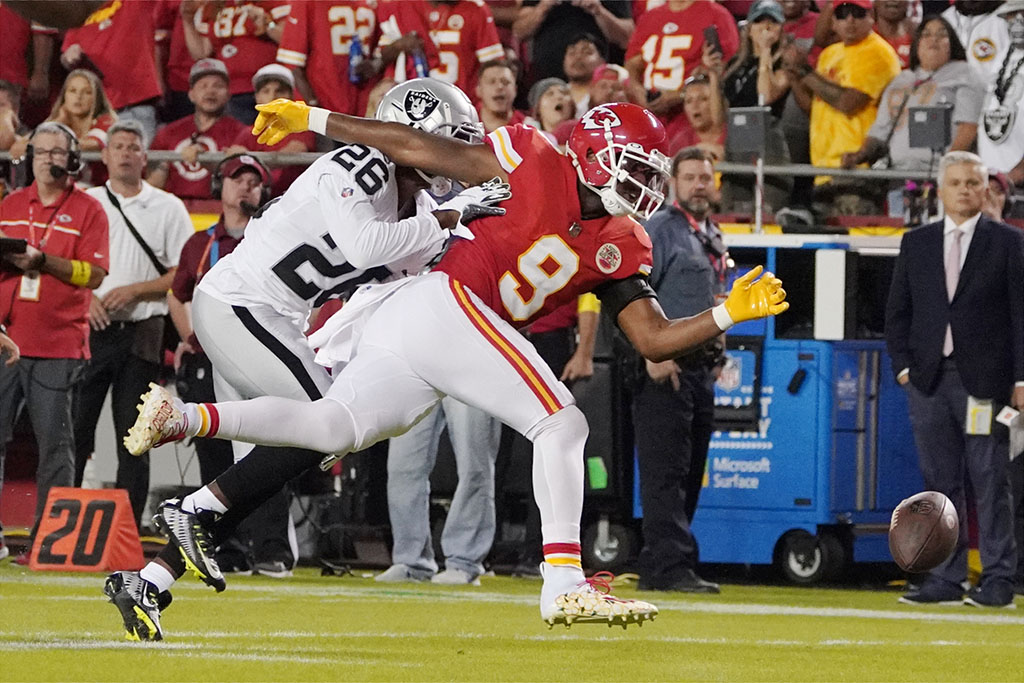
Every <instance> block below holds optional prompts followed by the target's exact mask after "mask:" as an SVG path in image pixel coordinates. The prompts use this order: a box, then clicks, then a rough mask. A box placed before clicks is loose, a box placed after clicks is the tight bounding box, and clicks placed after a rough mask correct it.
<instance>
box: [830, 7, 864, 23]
mask: <svg viewBox="0 0 1024 683" xmlns="http://www.w3.org/2000/svg"><path fill="white" fill-rule="evenodd" d="M867 15H868V11H867V10H866V9H864V8H863V7H859V6H857V5H850V4H842V5H840V6H839V7H836V11H835V14H834V16H835V18H836V19H839V20H840V21H841V20H843V19H849V18H850V17H853V18H854V19H863V18H864V17H866V16H867Z"/></svg>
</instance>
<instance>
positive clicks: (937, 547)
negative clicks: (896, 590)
mask: <svg viewBox="0 0 1024 683" xmlns="http://www.w3.org/2000/svg"><path fill="white" fill-rule="evenodd" d="M959 535H960V520H959V518H958V517H957V513H956V508H954V507H953V503H952V502H950V500H949V498H947V497H946V496H944V495H943V494H941V493H939V492H938V491H923V492H921V493H918V494H917V495H914V496H911V497H910V498H907V499H906V500H904V501H903V502H902V503H900V504H899V505H897V506H896V509H895V510H893V512H892V521H891V522H889V552H891V553H892V558H893V559H894V560H896V564H898V565H899V566H900V568H901V569H903V570H905V571H908V572H915V573H916V572H926V571H930V570H932V569H934V568H935V567H937V566H938V565H940V564H942V562H943V561H944V560H945V559H946V558H947V557H949V555H950V553H952V552H953V548H955V547H956V540H957V537H958V536H959Z"/></svg>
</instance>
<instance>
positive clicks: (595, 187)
mask: <svg viewBox="0 0 1024 683" xmlns="http://www.w3.org/2000/svg"><path fill="white" fill-rule="evenodd" d="M664 141H665V129H664V128H663V127H662V125H661V123H660V122H658V120H657V119H655V118H654V116H653V115H651V114H650V113H649V112H647V111H646V110H644V109H643V108H641V107H638V106H636V105H633V104H627V103H613V104H608V105H601V106H598V107H594V108H593V109H591V110H590V111H589V112H587V113H586V114H584V116H583V118H582V119H580V122H579V123H578V124H576V127H575V128H574V129H573V132H572V134H571V135H570V137H569V143H568V146H567V149H568V154H569V157H570V158H571V159H572V163H573V166H575V167H576V171H577V174H578V175H579V179H580V182H581V183H583V184H584V185H586V186H587V187H588V188H590V189H591V190H592V191H593V192H595V193H596V194H597V195H598V196H600V197H601V202H602V204H604V208H605V210H606V211H608V213H610V214H612V215H613V216H624V215H631V216H633V217H634V218H637V219H639V220H646V219H648V218H650V217H651V215H652V214H654V212H655V211H657V210H658V208H659V207H660V206H661V203H662V202H663V201H665V189H666V187H667V186H668V178H669V160H668V157H666V156H665V155H664V153H662V151H661V149H660V147H661V145H662V144H664Z"/></svg>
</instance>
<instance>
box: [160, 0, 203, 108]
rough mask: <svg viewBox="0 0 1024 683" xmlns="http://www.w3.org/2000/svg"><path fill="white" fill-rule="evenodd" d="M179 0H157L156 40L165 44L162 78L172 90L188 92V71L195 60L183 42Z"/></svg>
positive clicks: (183, 35)
mask: <svg viewBox="0 0 1024 683" xmlns="http://www.w3.org/2000/svg"><path fill="white" fill-rule="evenodd" d="M180 8H181V0H157V5H156V8H155V9H154V16H153V21H154V26H155V28H156V41H157V43H163V44H164V45H165V49H164V55H166V59H167V61H166V63H164V65H163V67H164V80H165V81H167V87H168V88H169V89H170V90H172V91H174V92H188V73H189V70H190V69H191V68H192V64H193V62H194V61H195V60H193V59H192V55H190V54H189V52H188V46H187V45H186V44H185V29H184V28H182V25H181V22H182V19H181V11H180Z"/></svg>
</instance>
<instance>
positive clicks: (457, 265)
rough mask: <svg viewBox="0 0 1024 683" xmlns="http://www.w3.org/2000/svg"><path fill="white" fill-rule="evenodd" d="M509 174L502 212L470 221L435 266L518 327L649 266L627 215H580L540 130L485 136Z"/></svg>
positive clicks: (562, 166) (558, 157)
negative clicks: (466, 234) (467, 234)
mask: <svg viewBox="0 0 1024 683" xmlns="http://www.w3.org/2000/svg"><path fill="white" fill-rule="evenodd" d="M485 139H486V141H487V144H488V145H490V146H491V148H492V149H493V150H494V154H495V156H496V157H497V158H498V163H500V164H501V167H502V168H504V169H505V171H506V173H508V178H509V180H508V182H509V185H510V186H511V188H512V198H511V199H509V200H508V201H506V202H503V203H502V206H503V208H505V209H507V211H508V213H507V215H506V216H505V217H492V218H481V219H479V220H477V221H476V222H474V223H473V234H474V236H475V239H473V240H457V241H456V242H455V243H454V244H452V246H451V248H450V249H449V250H448V252H447V253H446V254H445V255H444V257H443V258H442V259H441V262H440V263H439V264H438V265H437V267H436V268H435V270H440V271H442V272H445V273H448V275H449V276H450V277H451V278H452V279H454V280H458V281H459V282H461V283H462V284H463V285H465V286H466V287H468V288H469V289H471V290H472V291H473V293H474V294H476V295H477V296H478V297H480V299H482V300H483V302H484V303H485V304H487V305H488V306H489V307H490V308H491V310H493V311H494V312H495V313H497V314H498V315H500V316H501V317H502V318H504V319H505V320H506V321H508V322H509V323H511V324H512V325H515V326H516V327H523V326H525V325H527V324H529V323H531V322H533V321H534V320H536V319H538V318H540V317H542V316H544V315H545V314H547V313H550V312H551V311H553V310H555V309H556V308H558V307H559V306H563V305H565V304H568V303H574V302H575V301H576V298H577V297H578V296H579V295H580V294H584V293H586V292H589V291H591V290H592V289H594V288H595V287H597V286H598V285H600V284H601V283H603V282H607V281H609V280H621V279H625V278H628V277H631V276H633V275H638V274H639V275H644V276H646V275H649V274H650V272H651V265H652V257H651V240H650V238H648V236H647V233H646V232H645V231H644V229H643V227H641V225H640V224H639V223H637V222H636V221H634V220H633V219H632V218H627V217H612V216H605V217H603V218H596V219H592V220H583V219H582V218H581V216H580V200H579V195H578V194H577V185H576V177H577V176H576V169H574V168H573V166H572V163H571V162H570V161H569V158H568V157H566V156H565V155H563V154H562V153H561V152H559V151H558V150H557V149H556V148H555V147H554V146H553V145H552V144H551V143H550V142H548V140H547V138H546V137H544V134H543V133H541V132H540V131H538V130H536V129H534V128H530V127H528V126H510V127H508V126H506V127H504V128H499V129H498V130H496V131H494V132H493V133H491V134H489V135H488V136H487V137H486V138H485Z"/></svg>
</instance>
